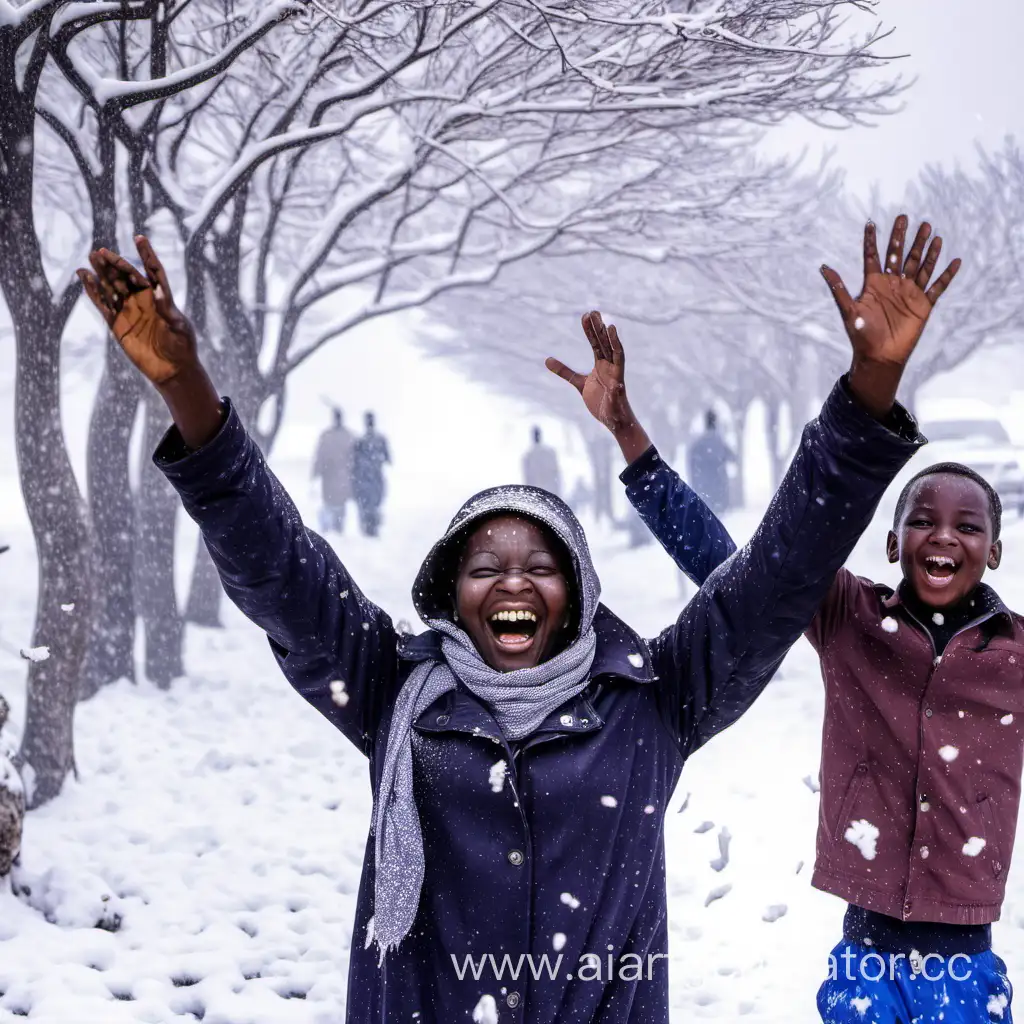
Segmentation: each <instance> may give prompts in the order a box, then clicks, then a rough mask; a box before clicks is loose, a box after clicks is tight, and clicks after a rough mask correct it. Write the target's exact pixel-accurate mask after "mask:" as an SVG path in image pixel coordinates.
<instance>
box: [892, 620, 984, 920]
mask: <svg viewBox="0 0 1024 1024" xmlns="http://www.w3.org/2000/svg"><path fill="white" fill-rule="evenodd" d="M901 607H902V608H903V610H904V611H905V612H906V613H907V615H908V617H909V618H911V619H912V620H913V621H914V622H915V623H917V625H918V626H919V627H920V629H921V632H922V633H924V635H925V636H926V637H927V638H928V643H929V644H930V645H931V649H932V667H931V668H930V669H929V670H928V678H927V679H926V680H925V684H924V690H922V691H921V700H920V701H919V702H918V705H917V751H918V753H917V764H916V766H915V768H914V834H913V836H912V837H911V841H910V864H908V865H907V879H906V881H905V882H904V883H903V905H902V907H901V909H900V916H901V918H902V920H904V921H906V920H907V919H908V916H907V915H908V910H907V906H908V903H909V899H910V872H911V865H912V864H913V862H914V850H915V849H916V847H917V821H918V816H919V815H920V813H921V794H920V792H919V789H920V786H919V782H920V781H921V758H922V756H923V755H924V715H923V714H922V710H923V707H924V704H925V701H926V700H927V699H928V691H929V689H930V688H931V685H932V679H934V677H935V672H936V670H937V669H938V667H939V664H940V663H941V661H942V658H943V657H945V654H946V651H948V650H949V648H950V646H951V645H952V643H953V641H954V640H955V639H956V638H957V637H958V636H960V634H961V633H964V632H966V631H967V630H968V629H973V628H974V627H975V626H979V625H981V623H983V622H987V621H988V620H989V619H990V618H992V617H993V616H994V615H995V614H996V612H987V613H986V614H984V615H981V616H979V617H978V618H976V619H972V620H971V621H970V622H968V623H967V624H966V625H964V626H961V627H960V629H958V630H957V631H956V632H955V633H954V634H953V635H952V636H951V637H950V638H949V640H948V641H947V642H946V646H945V647H944V648H943V651H942V655H941V656H940V654H939V652H938V650H937V648H936V647H935V639H934V637H933V636H932V635H931V633H930V632H929V630H928V627H927V626H925V624H924V623H923V622H922V621H921V620H920V619H919V618H918V617H917V616H916V615H915V614H914V613H913V612H912V611H911V610H910V609H909V608H908V607H907V606H906V605H905V604H904V605H901Z"/></svg>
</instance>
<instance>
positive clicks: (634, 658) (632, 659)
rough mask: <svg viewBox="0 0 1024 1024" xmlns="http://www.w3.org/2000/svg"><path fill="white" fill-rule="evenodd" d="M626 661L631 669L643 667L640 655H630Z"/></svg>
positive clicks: (642, 657) (642, 659)
mask: <svg viewBox="0 0 1024 1024" xmlns="http://www.w3.org/2000/svg"><path fill="white" fill-rule="evenodd" d="M628 660H629V663H630V665H632V666H633V668H643V667H644V656H643V655H642V654H630V655H629V657H628Z"/></svg>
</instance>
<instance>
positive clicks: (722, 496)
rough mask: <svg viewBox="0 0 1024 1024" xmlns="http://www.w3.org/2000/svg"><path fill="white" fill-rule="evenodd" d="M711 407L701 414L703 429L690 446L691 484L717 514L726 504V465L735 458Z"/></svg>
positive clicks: (718, 514) (727, 479)
mask: <svg viewBox="0 0 1024 1024" xmlns="http://www.w3.org/2000/svg"><path fill="white" fill-rule="evenodd" d="M717 422H718V420H717V417H716V416H715V413H714V410H713V409H708V411H707V413H705V415H704V431H703V432H702V433H701V434H699V435H698V436H697V437H696V438H695V439H694V441H693V443H692V444H691V445H690V446H689V452H688V453H687V454H688V460H687V461H688V462H689V470H690V486H691V487H693V489H694V490H695V491H696V492H697V493H698V494H699V495H700V496H701V497H702V498H703V499H704V501H705V502H707V505H708V507H709V508H710V509H711V511H712V512H714V513H715V515H716V516H720V515H721V514H722V513H723V512H724V511H725V510H726V509H727V508H728V507H729V473H728V470H727V468H726V467H727V466H728V464H729V463H730V462H735V461H736V456H735V454H733V450H732V449H731V448H730V447H729V446H728V445H727V444H726V443H725V441H723V440H722V435H721V434H719V433H718V430H717V429H716V425H717Z"/></svg>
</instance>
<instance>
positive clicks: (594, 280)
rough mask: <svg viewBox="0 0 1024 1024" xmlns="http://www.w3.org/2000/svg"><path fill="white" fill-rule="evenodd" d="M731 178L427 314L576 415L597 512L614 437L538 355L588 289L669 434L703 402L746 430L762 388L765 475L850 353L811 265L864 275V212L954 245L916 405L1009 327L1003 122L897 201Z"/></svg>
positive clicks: (550, 345) (645, 406) (817, 179)
mask: <svg viewBox="0 0 1024 1024" xmlns="http://www.w3.org/2000/svg"><path fill="white" fill-rule="evenodd" d="M743 184H744V186H745V188H746V189H747V190H748V193H747V194H742V193H741V194H740V195H739V196H738V197H737V200H738V201H737V203H736V205H735V206H731V205H730V203H729V202H724V203H722V204H720V205H719V206H717V207H716V210H715V215H714V216H709V215H708V214H707V213H706V212H705V213H704V214H703V215H702V216H701V217H700V218H697V219H695V220H690V219H683V220H681V221H679V222H677V223H673V224H671V225H669V224H664V223H661V224H659V225H658V229H657V237H658V243H657V244H652V245H647V246H641V247H639V251H637V248H638V247H637V246H636V245H635V242H634V241H633V240H630V243H629V245H628V246H626V245H624V246H621V247H618V248H617V249H616V250H613V249H612V247H605V249H604V250H603V251H602V252H599V253H588V254H586V255H569V256H563V257H562V258H557V259H556V258H552V257H554V256H555V255H556V254H555V253H554V252H553V251H552V250H550V249H549V250H548V251H547V252H546V253H545V254H544V255H543V257H542V258H540V259H537V260H534V261H532V262H530V263H529V264H526V263H524V264H521V265H519V266H516V267H512V268H507V269H506V270H504V271H503V272H502V274H501V276H500V277H499V279H498V281H497V282H496V283H495V285H494V286H492V287H491V288H489V289H488V290H487V291H483V290H480V289H468V290H464V291H461V292H459V293H457V294H453V295H450V296H446V297H445V298H444V299H443V300H441V301H440V302H439V303H437V304H435V307H434V309H433V311H432V316H431V317H430V318H429V319H428V321H427V326H426V327H425V328H424V329H423V331H422V334H421V338H420V341H421V343H422V345H423V346H424V347H425V348H426V349H427V350H428V351H430V352H432V353H434V354H438V355H442V356H445V357H447V358H449V359H454V360H457V361H458V362H459V364H460V365H461V366H462V367H463V368H464V369H465V371H466V373H467V374H468V375H470V376H471V377H473V378H475V379H477V380H480V381H481V382H483V383H485V384H487V385H488V386H490V387H493V388H495V389H496V390H500V391H502V392H504V393H510V394H513V395H516V396H517V397H520V398H522V399H523V400H525V401H526V402H528V403H532V404H534V405H535V407H536V408H537V409H538V411H543V412H545V413H546V414H548V415H551V414H554V415H557V416H560V417H562V418H564V419H565V420H566V421H567V422H570V423H572V424H573V425H574V426H575V427H576V428H577V429H578V430H579V432H580V433H581V434H582V436H583V438H584V439H585V441H586V444H587V449H588V453H589V456H590V461H591V465H592V471H593V478H594V481H595V482H598V483H601V482H603V487H602V486H599V488H598V490H599V492H601V493H599V494H598V495H597V504H596V509H597V511H598V513H600V512H601V511H602V510H604V511H605V512H607V511H608V510H609V509H610V494H609V493H607V488H608V486H610V480H611V472H610V465H611V461H612V458H613V452H612V450H611V447H610V445H609V444H608V441H607V438H606V437H605V436H604V432H603V431H601V430H599V429H595V426H594V424H593V421H592V420H591V419H590V418H589V417H588V416H586V415H581V414H580V409H579V403H578V402H577V401H574V400H573V399H574V397H575V396H573V395H572V394H571V393H569V392H568V391H567V389H565V387H564V385H563V384H562V383H561V382H560V381H556V380H553V379H552V380H545V378H544V376H543V374H542V373H541V372H540V370H539V368H540V367H541V365H542V363H543V360H544V358H545V356H547V355H550V354H554V353H556V352H557V353H558V354H560V355H562V356H563V358H566V359H567V360H568V361H569V362H570V363H572V356H571V353H572V352H574V351H576V352H579V350H580V346H579V335H578V331H577V328H576V317H577V316H578V314H579V312H580V311H581V310H584V309H588V308H591V307H593V306H595V305H596V306H600V307H601V308H602V309H603V310H604V311H605V312H606V314H607V315H609V316H611V317H612V318H613V319H614V320H615V321H616V323H618V324H619V327H620V333H621V334H622V336H623V338H624V340H625V343H626V346H627V360H628V367H629V369H628V380H629V384H630V393H631V395H632V396H633V403H634V406H635V407H636V408H637V410H638V413H640V414H642V415H643V417H644V419H645V421H646V422H647V423H648V424H649V426H650V428H651V431H652V434H653V436H654V439H655V441H656V443H659V444H661V445H662V447H663V448H664V450H665V451H666V452H671V451H673V450H674V449H675V447H676V445H678V444H679V443H681V442H683V441H685V440H686V439H687V437H688V434H689V432H690V428H691V425H692V423H693V421H694V420H695V418H696V417H697V416H698V415H699V413H700V412H701V411H703V410H704V409H706V408H708V407H711V406H718V407H725V408H727V409H728V410H729V412H730V418H731V420H732V423H733V425H734V427H735V428H736V430H737V431H738V432H739V433H740V434H741V435H742V433H743V431H744V425H745V422H746V418H747V415H748V413H749V411H750V409H751V406H752V404H753V403H754V402H755V401H760V402H762V403H763V404H764V408H765V413H766V415H765V417H764V422H765V426H766V430H767V434H768V436H767V438H766V440H767V449H768V451H769V453H770V456H771V459H772V466H771V467H770V468H771V475H772V479H773V482H778V480H779V479H781V475H782V472H783V470H784V468H785V466H784V463H785V460H786V458H787V457H788V455H789V445H790V443H791V437H792V434H791V430H787V429H786V427H787V426H789V427H792V426H794V425H795V426H799V424H800V423H802V422H804V420H805V419H806V418H807V417H808V416H810V415H812V414H813V413H814V412H815V411H816V410H817V408H818V407H819V406H820V403H821V401H822V400H823V399H824V396H825V392H826V390H827V388H829V387H830V386H831V384H832V382H833V381H834V380H835V379H836V377H837V376H838V375H839V374H840V373H842V372H843V371H844V370H845V369H846V367H847V366H848V364H849V345H848V343H847V341H846V338H845V337H844V335H843V332H842V330H841V327H840V323H839V320H838V317H837V315H836V312H835V306H834V303H833V301H832V298H831V295H830V294H829V291H828V288H827V287H826V286H825V285H824V284H823V282H822V280H821V277H820V275H819V273H818V268H819V267H820V265H821V263H822V262H829V263H830V264H832V265H833V266H838V267H841V268H842V269H843V272H844V276H845V277H846V280H847V282H848V283H849V284H850V285H851V286H853V285H854V284H855V283H856V282H857V281H858V280H859V275H860V273H861V268H860V266H859V264H858V262H857V255H858V252H859V244H860V237H861V233H862V230H863V223H864V220H865V219H867V217H868V216H871V217H873V218H874V219H875V220H876V221H878V223H879V224H880V225H881V226H882V230H883V231H887V230H888V226H889V224H890V223H891V221H892V219H893V218H894V217H895V215H896V213H897V212H900V211H906V212H908V213H909V214H910V215H911V216H912V217H914V218H921V219H925V218H927V219H929V220H931V222H932V223H933V225H934V227H935V229H936V230H937V231H939V232H940V233H941V234H942V236H943V240H944V244H945V250H946V255H947V257H952V256H953V255H961V256H963V257H964V259H965V262H964V266H963V269H962V271H961V273H960V274H959V275H958V277H957V282H956V286H955V287H954V288H952V289H951V291H950V292H949V295H948V296H947V298H946V299H945V300H944V303H943V309H942V311H941V315H939V316H938V317H936V320H935V322H934V323H933V324H932V325H930V326H929V329H928V334H927V336H926V338H925V340H924V341H923V342H922V345H921V348H920V351H919V352H918V353H916V354H915V357H914V359H913V361H912V362H911V363H910V366H909V367H908V372H907V376H906V378H905V380H904V383H903V388H902V392H901V398H902V400H903V401H904V402H905V403H906V404H907V405H908V406H909V407H910V408H911V409H913V408H914V406H915V404H916V399H917V395H918V393H919V392H920V390H921V388H922V387H923V386H924V385H925V384H926V383H927V382H928V381H929V380H931V379H932V378H934V377H935V376H937V375H938V374H941V373H945V372H948V371H949V370H952V369H954V368H955V367H956V366H958V365H959V364H960V363H961V362H963V361H964V360H965V359H966V358H967V357H968V356H970V355H971V354H972V353H973V352H975V351H977V350H978V349H979V348H980V347H982V346H985V345H999V344H1010V343H1020V341H1021V326H1022V324H1024V294H1022V293H1021V291H1020V288H1019V287H1018V286H1017V284H1016V283H1015V282H1016V281H1017V280H1018V278H1019V268H1020V267H1021V266H1022V265H1024V231H1022V228H1021V226H1020V216H1019V211H1020V210H1022V209H1024V156H1022V154H1021V152H1020V150H1019V148H1018V146H1017V144H1016V143H1015V142H1014V141H1013V140H1007V142H1006V143H1005V144H1004V145H1003V147H1002V148H1001V149H999V150H998V151H996V152H993V153H988V152H984V151H982V152H979V154H978V165H977V168H976V169H974V170H972V171H970V172H968V171H964V170H963V169H961V168H952V169H950V168H943V167H926V168H924V169H923V170H922V171H921V172H920V174H919V175H918V177H917V179H916V180H914V181H912V182H911V183H910V184H909V185H908V188H907V192H906V195H905V196H904V198H903V200H902V201H901V202H900V203H899V204H896V205H889V206H886V205H885V204H883V203H881V202H880V201H878V200H877V199H873V200H872V201H871V202H870V203H869V204H868V206H867V208H865V207H864V206H862V205H861V204H858V203H856V202H854V201H853V200H852V199H851V198H850V197H849V196H847V195H845V194H844V191H843V187H842V180H841V179H840V178H839V177H837V176H836V175H834V174H831V173H829V172H828V171H827V170H826V169H824V168H822V169H819V170H818V171H816V172H815V173H812V174H806V173H801V172H800V171H799V170H798V169H797V168H794V167H792V166H788V165H785V164H777V165H774V166H772V167H766V166H764V165H761V166H758V167H754V168H750V169H748V171H747V173H746V174H745V176H744V178H743ZM755 211H756V214H757V216H750V215H751V214H753V213H754V212H755ZM947 302H948V305H946V303H947ZM510 308H511V309H515V311H516V317H517V320H518V321H519V326H518V327H517V332H516V344H515V346H514V347H513V350H512V351H509V350H508V348H507V346H506V345H505V340H506V337H505V335H504V333H503V332H502V330H501V319H502V318H504V317H505V315H506V311H507V310H508V309H510ZM452 325H458V326H457V328H456V327H454V326H452ZM566 353H569V355H566ZM583 361H584V358H583V356H582V355H581V358H580V362H583Z"/></svg>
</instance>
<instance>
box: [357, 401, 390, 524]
mask: <svg viewBox="0 0 1024 1024" xmlns="http://www.w3.org/2000/svg"><path fill="white" fill-rule="evenodd" d="M364 422H365V423H366V433H365V434H363V436H362V437H361V438H359V440H357V441H356V444H355V452H354V457H353V463H352V489H353V491H354V492H355V497H356V508H357V509H358V510H359V525H360V527H361V529H362V531H363V534H364V536H366V537H376V536H377V535H378V534H379V533H380V520H381V505H383V504H384V492H385V484H384V464H385V463H389V464H390V462H391V452H390V451H389V450H388V442H387V440H386V439H385V438H384V436H383V434H378V433H377V428H376V419H375V417H374V415H373V413H372V412H368V413H367V414H366V416H365V420H364Z"/></svg>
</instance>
